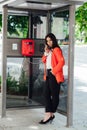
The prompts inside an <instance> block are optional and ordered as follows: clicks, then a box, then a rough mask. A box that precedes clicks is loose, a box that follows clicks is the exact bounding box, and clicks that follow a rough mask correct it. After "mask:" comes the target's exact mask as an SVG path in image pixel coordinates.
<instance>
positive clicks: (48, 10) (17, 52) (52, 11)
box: [1, 0, 78, 126]
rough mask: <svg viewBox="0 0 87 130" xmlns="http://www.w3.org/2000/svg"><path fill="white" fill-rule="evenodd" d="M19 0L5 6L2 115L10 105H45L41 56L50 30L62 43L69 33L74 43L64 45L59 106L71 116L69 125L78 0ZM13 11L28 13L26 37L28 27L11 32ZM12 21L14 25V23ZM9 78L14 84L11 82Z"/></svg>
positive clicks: (69, 37)
mask: <svg viewBox="0 0 87 130" xmlns="http://www.w3.org/2000/svg"><path fill="white" fill-rule="evenodd" d="M15 1H16V2H15ZM15 1H9V2H7V3H4V6H3V54H2V56H3V57H2V89H1V91H2V105H1V116H2V117H4V116H6V107H7V108H15V107H30V108H36V107H43V105H44V104H43V101H44V99H43V96H42V92H43V88H44V80H43V70H44V69H43V65H42V63H41V57H42V55H43V51H44V38H45V36H46V34H47V33H49V32H52V33H54V34H55V35H56V37H57V39H58V42H59V43H60V45H63V43H64V41H65V40H66V39H67V37H68V39H67V40H68V41H69V42H68V43H70V44H68V45H67V46H62V49H63V51H64V56H65V60H66V68H65V72H66V73H65V76H66V82H65V83H64V84H62V89H61V93H60V99H61V101H60V108H58V112H59V111H60V112H62V114H65V115H66V116H67V126H70V125H72V116H71V115H72V113H73V110H72V107H73V67H74V65H73V63H74V62H73V61H74V56H73V52H74V44H73V43H74V35H73V34H74V26H73V25H74V20H75V19H74V18H75V4H76V3H78V2H77V1H76V2H75V1H73V2H70V1H69V2H65V1H64V0H61V2H60V0H58V1H56V0H54V1H52V0H51V2H50V1H48V0H47V1H44V0H42V1H33V2H32V0H30V1H25V0H24V1H21V0H20V1H17V0H15ZM9 12H10V13H9ZM12 12H14V13H15V15H17V14H18V15H17V17H19V16H20V15H22V16H24V17H25V16H27V18H28V20H29V21H28V22H27V25H26V26H27V27H28V30H27V34H26V37H23V38H22V31H23V33H24V32H25V28H23V29H21V35H20V37H17V38H15V37H12V36H11V37H8V36H7V34H8V33H7V32H8V30H7V23H8V21H7V17H8V16H9V14H10V15H11V13H12ZM12 15H13V13H12ZM11 17H12V16H11ZM11 17H10V18H11ZM17 17H16V18H17ZM24 20H26V19H24ZM19 21H20V20H19ZM19 24H20V23H19ZM11 25H12V26H13V24H11ZM66 28H67V30H66ZM18 30H20V27H19V28H18ZM13 36H14V35H13ZM68 54H69V55H68ZM68 70H69V71H68ZM9 80H10V83H13V84H9ZM67 83H68V84H67ZM14 84H15V85H14ZM12 85H13V86H12ZM68 86H69V87H68ZM20 100H21V101H20ZM63 105H64V106H63Z"/></svg>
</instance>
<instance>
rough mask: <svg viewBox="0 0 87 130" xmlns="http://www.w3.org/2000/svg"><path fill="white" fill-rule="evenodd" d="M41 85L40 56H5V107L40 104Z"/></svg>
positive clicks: (41, 68)
mask: <svg viewBox="0 0 87 130" xmlns="http://www.w3.org/2000/svg"><path fill="white" fill-rule="evenodd" d="M31 59H32V60H31ZM43 86H44V80H43V65H42V62H41V58H40V57H38V58H29V57H27V58H20V57H18V58H16V57H13V58H11V57H10V58H9V57H8V58H7V95H6V96H7V102H6V103H7V104H6V106H7V108H9V107H20V106H21V107H34V106H35V107H38V106H42V104H43V96H42V95H43V94H42V91H43Z"/></svg>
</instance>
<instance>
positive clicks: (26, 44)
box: [22, 39, 34, 56]
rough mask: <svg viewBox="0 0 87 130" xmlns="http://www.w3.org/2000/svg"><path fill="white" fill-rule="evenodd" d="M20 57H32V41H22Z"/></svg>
mask: <svg viewBox="0 0 87 130" xmlns="http://www.w3.org/2000/svg"><path fill="white" fill-rule="evenodd" d="M22 55H23V56H33V55H34V40H32V39H23V40H22Z"/></svg>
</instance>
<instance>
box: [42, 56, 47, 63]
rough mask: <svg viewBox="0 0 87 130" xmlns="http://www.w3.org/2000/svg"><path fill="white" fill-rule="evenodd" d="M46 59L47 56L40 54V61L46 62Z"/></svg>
mask: <svg viewBox="0 0 87 130" xmlns="http://www.w3.org/2000/svg"><path fill="white" fill-rule="evenodd" d="M46 59H47V56H45V55H43V56H42V62H43V63H46Z"/></svg>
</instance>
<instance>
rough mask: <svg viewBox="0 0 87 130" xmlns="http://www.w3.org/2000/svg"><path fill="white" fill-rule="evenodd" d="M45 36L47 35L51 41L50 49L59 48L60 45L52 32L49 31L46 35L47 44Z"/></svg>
mask: <svg viewBox="0 0 87 130" xmlns="http://www.w3.org/2000/svg"><path fill="white" fill-rule="evenodd" d="M47 37H49V38H50V39H51V40H52V41H53V45H52V49H54V48H55V47H58V48H60V46H59V45H58V42H57V39H56V37H55V35H54V34H53V33H49V34H47V35H46V37H45V44H47V41H46V39H47Z"/></svg>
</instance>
